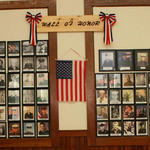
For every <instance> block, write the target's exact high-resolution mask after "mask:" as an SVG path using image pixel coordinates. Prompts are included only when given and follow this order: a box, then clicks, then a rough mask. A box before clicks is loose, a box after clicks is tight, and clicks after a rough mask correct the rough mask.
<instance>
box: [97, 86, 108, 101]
mask: <svg viewBox="0 0 150 150" xmlns="http://www.w3.org/2000/svg"><path fill="white" fill-rule="evenodd" d="M96 104H108V90H102V89H101V90H96Z"/></svg>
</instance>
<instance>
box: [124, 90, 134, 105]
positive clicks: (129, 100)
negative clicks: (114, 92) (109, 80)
mask: <svg viewBox="0 0 150 150" xmlns="http://www.w3.org/2000/svg"><path fill="white" fill-rule="evenodd" d="M122 99H123V104H133V103H134V90H133V89H123V90H122Z"/></svg>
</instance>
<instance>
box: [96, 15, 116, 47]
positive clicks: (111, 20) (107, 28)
mask: <svg viewBox="0 0 150 150" xmlns="http://www.w3.org/2000/svg"><path fill="white" fill-rule="evenodd" d="M99 16H100V20H101V21H104V43H105V44H106V45H108V44H110V42H113V36H112V26H113V25H114V24H115V23H116V15H115V14H105V13H103V12H100V15H99Z"/></svg>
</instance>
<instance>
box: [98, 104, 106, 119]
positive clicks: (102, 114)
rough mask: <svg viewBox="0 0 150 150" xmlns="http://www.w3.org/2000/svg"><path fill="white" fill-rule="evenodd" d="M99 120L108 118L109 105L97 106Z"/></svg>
mask: <svg viewBox="0 0 150 150" xmlns="http://www.w3.org/2000/svg"><path fill="white" fill-rule="evenodd" d="M97 120H108V107H107V106H97Z"/></svg>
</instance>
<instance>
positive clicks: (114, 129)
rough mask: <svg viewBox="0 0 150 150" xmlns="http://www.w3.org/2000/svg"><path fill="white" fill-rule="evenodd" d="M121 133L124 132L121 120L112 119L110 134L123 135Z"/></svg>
mask: <svg viewBox="0 0 150 150" xmlns="http://www.w3.org/2000/svg"><path fill="white" fill-rule="evenodd" d="M121 134H122V128H121V121H111V122H110V136H121Z"/></svg>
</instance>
